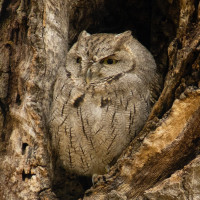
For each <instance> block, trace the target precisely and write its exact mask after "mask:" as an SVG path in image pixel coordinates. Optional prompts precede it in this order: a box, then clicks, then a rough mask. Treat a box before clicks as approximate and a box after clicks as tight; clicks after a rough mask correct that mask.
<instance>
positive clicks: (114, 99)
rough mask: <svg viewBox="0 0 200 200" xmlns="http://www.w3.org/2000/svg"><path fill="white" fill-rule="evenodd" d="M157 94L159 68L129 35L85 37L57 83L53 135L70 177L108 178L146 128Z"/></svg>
mask: <svg viewBox="0 0 200 200" xmlns="http://www.w3.org/2000/svg"><path fill="white" fill-rule="evenodd" d="M158 88H159V83H158V74H157V73H156V64H155V61H154V59H153V57H152V55H151V54H150V53H149V51H148V50H147V49H146V48H144V47H143V46H142V45H141V44H140V43H139V42H138V41H137V40H136V39H134V38H133V37H132V36H131V32H130V31H126V32H124V33H121V34H118V35H116V34H104V33H103V34H93V35H90V34H88V33H87V32H85V31H83V32H82V33H81V34H80V36H79V38H78V41H77V42H76V43H75V44H74V45H73V47H72V48H71V49H70V51H69V52H68V55H67V63H66V69H65V70H63V71H60V72H59V77H58V79H57V81H56V83H55V87H54V95H53V105H52V109H51V111H52V112H51V119H50V130H51V133H52V142H53V147H54V149H55V151H56V152H57V153H58V155H59V157H60V160H61V161H62V163H63V166H64V167H65V168H66V170H67V171H70V172H74V173H77V174H80V175H92V174H95V173H96V174H102V173H105V168H106V166H108V165H110V164H111V163H112V162H113V160H115V159H116V158H117V157H118V156H119V155H120V154H121V153H122V151H123V150H124V149H125V148H126V147H127V146H128V144H129V143H130V141H131V140H132V139H133V138H134V137H135V136H136V134H137V133H138V132H139V131H140V130H141V128H142V127H143V125H144V123H145V121H146V119H147V117H148V114H149V112H150V109H151V106H152V103H153V101H154V98H153V97H154V96H155V94H156V93H157V91H158Z"/></svg>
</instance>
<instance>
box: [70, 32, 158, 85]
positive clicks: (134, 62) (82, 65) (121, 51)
mask: <svg viewBox="0 0 200 200" xmlns="http://www.w3.org/2000/svg"><path fill="white" fill-rule="evenodd" d="M66 66H67V71H68V72H69V73H70V74H71V78H72V79H74V80H79V81H81V84H86V85H88V84H95V83H102V82H105V81H112V80H116V79H120V78H121V77H123V76H124V75H126V74H130V73H131V74H134V75H136V76H138V77H139V78H142V79H144V80H145V81H148V79H149V76H150V75H149V74H154V73H155V70H156V65H155V62H154V59H153V57H152V56H151V54H150V53H149V52H148V50H147V49H146V48H145V47H143V46H142V45H141V44H140V43H139V42H138V41H137V40H136V39H134V38H133V37H132V35H131V31H126V32H124V33H121V34H106V33H100V34H93V35H91V34H89V33H87V32H86V31H83V32H82V33H81V34H80V35H79V38H78V41H77V42H76V43H75V44H74V45H73V47H72V48H71V49H70V51H69V52H68V56H67V65H66Z"/></svg>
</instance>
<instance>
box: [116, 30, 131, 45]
mask: <svg viewBox="0 0 200 200" xmlns="http://www.w3.org/2000/svg"><path fill="white" fill-rule="evenodd" d="M131 37H132V32H131V31H125V32H123V33H120V34H117V35H116V36H115V39H116V41H117V43H118V45H119V43H121V44H122V43H124V42H125V41H127V40H128V39H129V38H131Z"/></svg>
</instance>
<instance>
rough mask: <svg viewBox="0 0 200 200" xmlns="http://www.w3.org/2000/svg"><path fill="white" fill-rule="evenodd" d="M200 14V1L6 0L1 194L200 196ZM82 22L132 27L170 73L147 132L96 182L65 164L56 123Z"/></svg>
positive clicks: (0, 45) (2, 7)
mask: <svg viewBox="0 0 200 200" xmlns="http://www.w3.org/2000/svg"><path fill="white" fill-rule="evenodd" d="M199 19H200V3H199V1H198V0H176V1H175V0H164V1H163V0H152V1H148V2H147V1H144V0H142V1H138V0H126V1H124V0H123V1H122V0H107V1H103V0H96V1H94V0H82V1H81V0H65V1H61V0H57V1H51V0H45V1H44V0H37V1H36V0H31V1H29V0H21V1H20V0H1V1H0V27H1V28H0V33H1V36H0V136H1V137H0V171H1V176H0V199H2V200H4V199H5V200H10V199H13V200H18V199H49V200H54V199H73V200H74V199H78V198H82V199H84V200H91V199H95V200H103V199H105V200H106V199H107V200H108V199H113V200H115V199H119V200H126V199H140V200H145V199H152V200H153V199H159V200H160V199H164V200H167V199H180V200H181V199H200V193H199V190H200V189H199V188H200V181H199V180H200V175H199V174H200V173H199V171H200V157H199V145H200V140H199V139H200V89H199V87H200V55H199V51H200V24H199ZM83 29H86V30H87V31H88V32H90V33H97V32H117V33H118V32H122V31H125V30H132V32H133V34H134V36H135V37H137V38H138V39H139V41H140V42H141V43H143V44H144V45H145V46H146V47H147V48H148V49H149V50H150V51H151V52H152V54H153V55H154V58H155V60H156V62H157V65H158V70H159V72H160V73H161V74H162V76H163V90H162V93H161V94H160V97H159V99H158V101H157V102H156V103H155V105H154V107H153V109H152V112H151V114H150V116H149V119H148V121H147V123H146V124H145V126H144V128H143V130H142V131H141V132H140V134H139V135H138V136H137V137H136V138H135V139H134V140H133V141H132V142H131V144H130V146H129V147H128V148H127V149H126V150H125V151H124V152H123V154H122V155H121V157H120V158H119V159H118V161H117V163H116V164H115V165H114V166H113V167H112V168H111V169H110V171H109V173H108V174H105V175H103V176H98V177H96V179H95V183H94V185H92V184H91V177H89V178H88V177H78V176H76V175H72V174H68V173H67V172H66V171H65V170H64V169H62V168H61V167H60V166H58V165H57V162H56V158H55V154H54V152H53V151H52V148H51V137H50V134H51V133H50V132H49V128H48V119H49V111H50V109H51V102H52V94H53V86H54V83H55V80H56V77H57V72H58V70H59V68H63V67H65V60H66V53H67V50H68V47H70V46H71V45H72V44H73V43H74V42H75V41H76V39H77V36H78V34H79V33H80V31H82V30H83ZM90 187H91V188H90ZM89 188H90V189H89ZM86 190H87V191H86ZM84 193H85V194H84Z"/></svg>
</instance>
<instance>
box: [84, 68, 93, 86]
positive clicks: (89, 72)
mask: <svg viewBox="0 0 200 200" xmlns="http://www.w3.org/2000/svg"><path fill="white" fill-rule="evenodd" d="M91 79H92V72H91V69H90V68H88V70H87V72H86V75H85V81H86V83H87V84H89V83H90V81H91Z"/></svg>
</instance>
